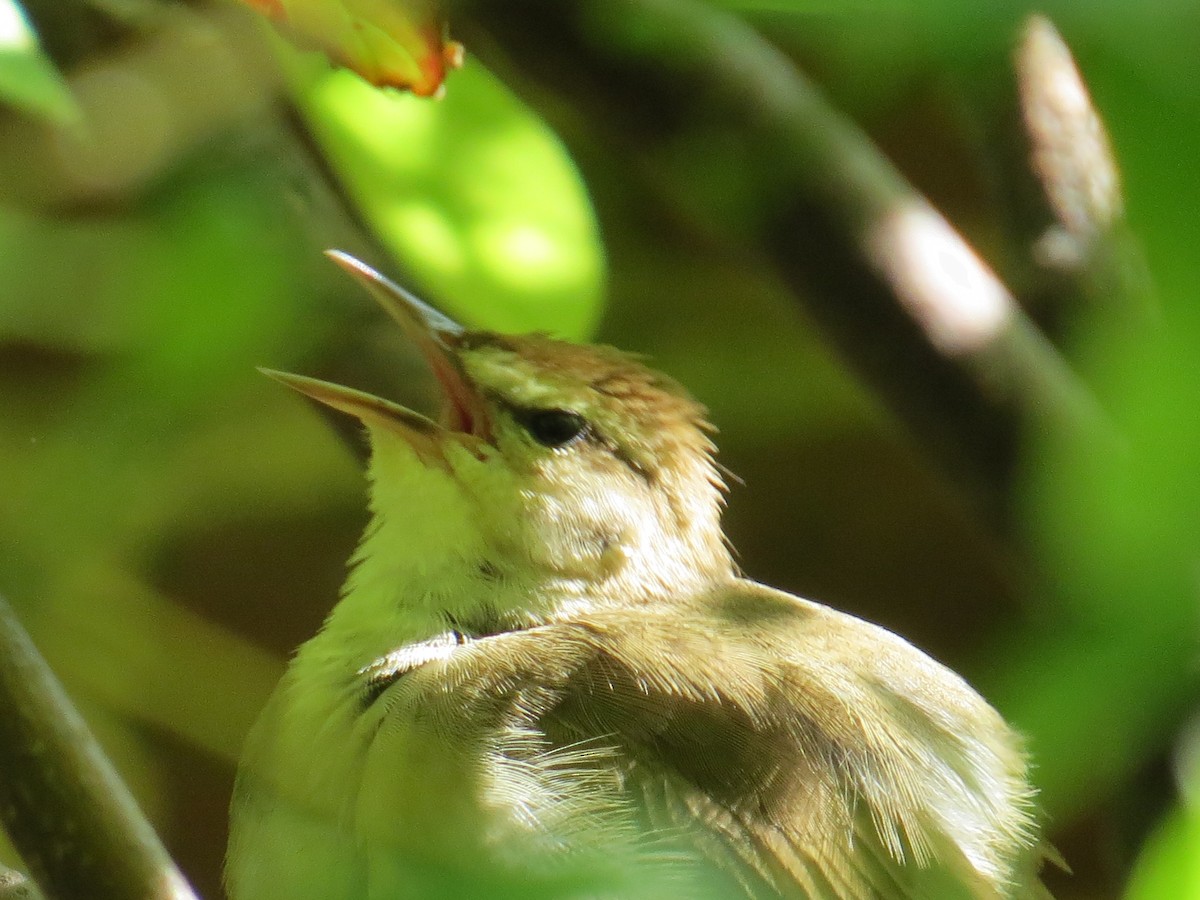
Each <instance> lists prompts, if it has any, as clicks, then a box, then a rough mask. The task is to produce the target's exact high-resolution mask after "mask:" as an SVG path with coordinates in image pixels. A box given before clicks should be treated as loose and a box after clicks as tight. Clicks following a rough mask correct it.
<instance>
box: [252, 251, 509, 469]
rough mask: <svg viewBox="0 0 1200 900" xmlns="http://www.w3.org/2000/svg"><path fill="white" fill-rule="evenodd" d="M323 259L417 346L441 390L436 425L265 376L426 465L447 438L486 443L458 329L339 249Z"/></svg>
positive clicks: (345, 392) (392, 406)
mask: <svg viewBox="0 0 1200 900" xmlns="http://www.w3.org/2000/svg"><path fill="white" fill-rule="evenodd" d="M325 255H326V256H328V257H329V258H330V259H332V260H333V261H334V262H335V263H337V264H338V265H339V266H341V267H342V268H343V269H345V270H346V271H347V272H349V273H350V274H351V275H353V276H354V277H355V278H356V279H357V280H358V281H359V282H361V283H362V284H363V285H364V286H365V287H366V288H367V290H368V292H370V294H371V296H372V297H374V298H375V300H376V301H378V303H379V305H380V306H382V307H383V308H384V310H385V311H386V312H387V314H388V315H390V316H391V317H392V318H393V319H394V320H395V321H396V322H397V323H399V325H400V327H401V328H403V329H404V331H405V333H407V334H408V336H409V337H410V338H412V340H413V341H414V342H415V343H416V345H417V346H418V347H419V348H420V350H421V353H422V355H423V356H424V357H425V359H426V361H427V362H428V363H429V366H430V368H431V369H432V370H433V374H434V377H436V378H437V381H438V384H439V385H440V386H441V389H442V412H441V416H440V421H439V422H435V421H433V420H432V419H429V418H427V417H426V416H423V415H421V414H420V413H418V412H414V411H413V410H411V409H407V408H405V407H403V406H401V405H399V404H398V403H393V402H392V401H391V400H385V399H383V398H382V397H376V396H374V395H373V394H367V393H364V392H363V391H357V390H354V389H353V388H348V387H345V386H343V385H340V384H332V383H330V382H328V381H320V380H318V379H316V378H308V377H306V376H304V375H292V374H290V373H288V372H277V371H274V370H272V369H262V370H261V371H262V372H263V374H265V375H269V376H270V377H271V378H274V379H275V380H276V381H279V382H282V383H283V384H285V385H287V386H288V387H290V388H292V389H293V390H297V391H299V392H300V393H302V394H304V395H306V396H308V397H311V398H312V399H314V400H317V401H319V402H321V403H324V404H325V405H326V406H329V407H332V408H333V409H336V410H338V411H340V412H344V413H347V414H349V415H352V416H354V417H356V418H358V419H360V420H361V421H362V422H363V423H364V424H366V425H369V426H372V427H376V428H387V429H390V430H392V431H395V432H398V433H399V434H400V435H401V436H402V437H404V439H405V440H407V441H408V442H409V443H410V444H412V446H413V449H415V450H416V451H417V453H418V455H419V456H420V457H421V458H422V459H424V460H425V461H426V462H432V461H435V460H444V454H443V449H442V448H443V445H444V443H445V441H446V440H447V439H456V440H459V441H461V442H463V443H465V444H467V445H468V446H473V445H476V444H478V443H479V441H487V440H488V439H489V437H490V423H489V422H488V417H487V413H486V410H485V408H484V406H483V403H482V402H481V400H480V398H479V396H478V394H477V393H476V391H475V390H474V388H473V387H472V386H471V384H470V382H469V381H468V380H467V379H466V377H465V376H464V375H463V372H462V368H461V366H460V364H459V362H458V357H457V355H456V353H455V345H456V343H457V341H458V339H459V338H460V337H461V336H462V334H463V328H462V326H461V325H459V324H458V323H456V322H454V321H453V320H451V319H449V318H447V317H446V316H444V315H442V314H441V313H440V312H438V311H437V310H435V309H433V308H432V307H430V306H428V305H427V304H425V303H424V302H422V301H421V300H419V299H417V298H416V297H414V296H413V295H412V294H410V293H409V292H408V291H406V290H404V288H402V287H400V286H399V285H397V284H395V283H393V282H392V281H389V280H388V279H387V278H385V277H384V276H383V275H380V274H379V273H378V272H376V271H375V270H374V269H372V268H371V267H370V266H368V265H366V264H365V263H363V262H361V261H359V260H357V259H355V258H354V257H353V256H350V255H349V254H347V253H343V252H342V251H340V250H327V251H326V252H325Z"/></svg>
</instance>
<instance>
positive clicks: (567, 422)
mask: <svg viewBox="0 0 1200 900" xmlns="http://www.w3.org/2000/svg"><path fill="white" fill-rule="evenodd" d="M520 418H521V424H522V425H524V426H525V430H526V431H528V432H529V434H530V436H531V437H532V438H533V439H534V440H535V441H537V442H538V443H539V444H541V445H542V446H543V447H565V446H566V445H567V444H570V443H571V442H572V441H576V440H578V439H579V438H581V437H583V436H584V435H585V434H587V431H588V423H587V419H585V418H584V417H583V416H581V415H579V414H578V413H573V412H571V411H570V410H569V409H535V410H531V411H529V412H528V413H526V414H525V415H523V416H521V417H520Z"/></svg>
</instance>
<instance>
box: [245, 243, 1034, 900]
mask: <svg viewBox="0 0 1200 900" xmlns="http://www.w3.org/2000/svg"><path fill="white" fill-rule="evenodd" d="M330 255H331V256H332V257H333V259H334V260H335V261H336V262H338V263H339V264H341V265H342V266H343V267H344V268H345V269H347V270H349V271H350V272H351V273H352V274H353V275H355V276H357V278H358V279H359V280H360V281H362V282H363V283H364V284H365V285H366V286H367V287H368V288H369V289H370V291H371V292H372V294H373V295H374V296H375V297H376V299H378V300H379V301H380V302H381V303H382V304H383V306H384V307H385V308H386V309H387V311H388V312H389V313H390V314H391V315H392V317H394V318H395V319H396V320H397V321H398V322H399V323H400V325H401V326H403V327H404V329H405V330H406V331H407V332H408V334H409V335H410V336H411V338H412V339H413V340H414V341H415V342H416V343H417V344H418V345H419V346H420V348H421V350H422V351H423V352H424V355H425V356H426V358H427V359H428V361H429V364H430V365H431V367H432V369H433V372H434V374H435V375H436V377H437V379H438V381H439V383H440V385H441V388H442V392H443V396H444V400H443V407H442V411H441V415H440V419H439V421H437V422H434V421H432V420H431V419H428V418H426V417H424V416H422V415H419V414H418V413H415V412H413V411H411V410H408V409H405V408H403V407H401V406H398V405H396V404H394V403H392V402H390V401H388V400H384V399H381V398H379V397H375V396H371V395H368V394H364V393H361V392H359V391H355V390H351V389H350V388H346V387H341V386H339V385H334V384H329V383H326V382H321V381H316V380H313V379H310V378H304V377H301V376H298V375H287V374H282V373H269V374H272V375H273V377H275V378H277V379H279V380H280V381H282V382H283V383H285V384H287V385H289V386H290V387H293V388H295V389H296V390H298V391H300V392H301V393H304V394H307V395H308V396H309V397H312V398H315V399H316V400H319V401H321V402H322V403H324V404H327V405H329V406H331V407H333V408H335V409H338V410H341V411H343V412H346V413H349V414H350V415H352V416H356V417H357V418H358V419H360V420H361V421H362V423H363V424H364V425H365V426H366V429H367V432H368V434H369V436H370V441H371V447H372V458H371V464H370V472H369V475H370V486H371V488H370V496H371V513H372V518H371V523H370V525H369V527H368V528H367V530H366V533H365V535H364V536H363V539H362V542H361V544H360V546H359V548H358V550H357V552H356V553H355V554H354V557H353V560H352V571H351V573H350V576H349V579H348V581H347V583H346V586H345V589H344V592H343V596H342V598H341V600H340V601H339V602H338V604H337V605H336V606H335V607H334V609H333V611H332V612H331V613H330V615H329V617H328V619H327V621H326V622H325V625H324V627H323V628H322V630H321V632H320V633H319V634H318V635H317V636H316V637H314V638H312V639H311V640H310V641H308V642H307V643H306V644H304V645H303V646H302V647H301V648H300V649H299V651H298V652H297V653H296V656H295V658H294V659H293V661H292V663H291V665H290V667H289V668H288V671H287V674H286V675H285V676H284V678H283V680H282V682H281V684H280V685H279V687H278V689H277V690H276V692H275V695H274V697H273V698H272V700H271V701H270V704H269V705H268V707H267V709H266V711H265V712H264V713H263V715H262V717H261V719H260V720H259V722H258V724H257V725H256V726H255V728H254V730H253V732H252V734H251V736H250V739H249V742H248V746H247V749H246V753H245V757H244V760H243V763H242V767H241V770H240V773H239V777H238V783H237V788H236V792H235V798H234V804H233V813H232V833H231V838H230V846H229V858H228V865H227V873H226V878H227V884H228V888H229V892H230V895H231V897H232V898H233V900H368V898H370V900H397V898H476V897H477V898H490V897H545V898H550V897H555V898H558V897H562V898H568V897H569V898H599V897H611V898H625V897H643V898H669V897H678V898H704V897H711V898H725V897H743V898H744V897H747V896H749V897H754V898H765V897H777V896H782V897H809V898H846V900H850V898H854V900H857V898H900V897H913V898H936V897H943V896H945V897H955V896H959V897H971V898H1000V897H1006V898H1007V897H1038V896H1046V895H1045V892H1044V888H1042V886H1041V884H1040V882H1039V881H1038V876H1037V870H1038V868H1039V866H1040V863H1041V860H1042V858H1043V857H1044V856H1045V854H1046V851H1045V849H1044V848H1043V846H1042V845H1041V844H1040V842H1039V840H1038V837H1037V834H1036V830H1035V826H1034V822H1033V819H1032V815H1031V810H1030V807H1031V789H1030V786H1029V782H1028V775H1027V768H1026V761H1025V758H1024V755H1023V753H1022V750H1021V746H1020V741H1019V740H1018V738H1017V737H1016V735H1015V734H1014V733H1013V731H1012V730H1011V729H1010V728H1009V727H1008V726H1007V725H1006V724H1005V723H1004V721H1003V720H1002V719H1001V717H1000V716H999V715H998V714H997V713H996V712H995V711H994V710H993V709H992V708H991V707H990V706H989V705H988V704H987V703H986V702H985V701H984V700H983V699H982V698H981V697H980V696H979V695H978V694H976V693H975V692H974V691H973V690H972V689H971V688H970V687H969V686H968V685H967V684H966V683H965V682H964V681H963V680H962V679H961V678H959V677H958V676H957V675H955V674H954V673H953V672H951V671H949V670H948V669H946V668H945V667H943V666H941V665H939V664H938V663H936V662H934V661H933V660H932V659H930V658H929V657H928V656H925V655H924V654H923V653H921V652H920V651H918V650H916V649H915V648H913V647H912V646H911V645H910V644H908V643H906V642H905V641H903V640H901V639H900V638H898V637H896V636H895V635H894V634H891V633H890V632H888V631H885V630H884V629H882V628H879V627H877V626H875V625H871V624H868V623H867V622H864V621H862V620H860V619H857V618H854V617H852V616H849V615H846V614H844V613H840V612H837V611H835V610H832V609H829V608H828V607H825V606H822V605H820V604H817V603H813V602H811V601H808V600H803V599H801V598H799V597H794V596H791V595H790V594H786V593H782V592H780V591H776V590H772V589H770V588H767V587H764V586H762V585H760V584H757V583H755V582H753V581H750V580H748V579H746V578H744V577H742V576H741V575H740V574H739V572H738V570H737V568H736V566H735V565H734V563H733V561H732V559H731V557H730V551H729V547H728V545H727V543H726V541H725V538H724V536H723V534H722V532H721V522H720V513H721V505H722V489H723V486H722V482H721V477H720V474H719V472H718V470H717V468H716V467H715V465H714V461H713V453H714V446H713V444H712V441H711V438H710V429H709V427H708V425H707V424H706V423H705V420H704V415H705V413H704V410H703V408H702V407H700V406H699V405H698V404H697V403H695V402H694V401H693V400H692V399H690V398H689V397H688V395H687V394H686V393H685V392H684V391H683V389H682V388H680V387H679V386H678V385H677V384H675V383H674V382H672V381H670V380H669V379H668V378H666V377H664V376H663V375H660V374H659V373H657V372H654V371H652V370H650V369H648V368H646V367H645V366H643V365H641V364H640V363H638V362H635V361H634V360H632V359H631V358H630V357H628V356H626V355H624V354H622V353H620V352H618V351H616V350H613V349H611V348H607V347H591V346H581V345H577V344H572V343H567V342H564V341H558V340H552V339H550V338H547V337H543V336H539V335H526V336H509V335H500V334H493V333H490V332H481V331H467V330H464V329H462V328H460V327H459V326H457V325H456V324H454V323H453V322H451V321H450V320H449V319H447V318H446V317H444V316H442V315H440V314H438V313H436V312H434V311H433V310H430V309H429V308H428V307H426V306H424V304H422V303H420V301H418V300H416V299H415V298H413V297H411V296H409V295H408V294H407V293H406V292H405V291H403V290H402V289H400V288H399V287H397V286H395V285H393V284H392V283H390V282H389V281H387V280H386V279H384V278H383V277H382V276H380V275H379V274H378V273H376V272H374V271H373V270H371V269H370V268H368V267H367V266H365V265H363V264H362V263H360V262H358V261H357V260H354V259H353V258H351V257H349V256H346V255H344V254H340V253H331V254H330Z"/></svg>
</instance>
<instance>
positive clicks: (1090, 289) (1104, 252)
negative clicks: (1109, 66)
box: [1014, 14, 1149, 322]
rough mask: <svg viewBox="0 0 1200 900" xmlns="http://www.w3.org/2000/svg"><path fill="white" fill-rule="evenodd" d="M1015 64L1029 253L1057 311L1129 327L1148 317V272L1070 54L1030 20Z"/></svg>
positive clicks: (1053, 32)
mask: <svg viewBox="0 0 1200 900" xmlns="http://www.w3.org/2000/svg"><path fill="white" fill-rule="evenodd" d="M1014 65H1015V68H1016V73H1017V84H1018V88H1019V93H1020V108H1021V118H1022V121H1023V123H1024V126H1025V138H1026V148H1025V149H1026V151H1027V153H1028V166H1029V169H1030V170H1031V172H1032V174H1033V176H1034V177H1035V178H1036V180H1037V182H1038V186H1039V188H1040V193H1041V199H1042V201H1043V204H1044V209H1043V210H1042V211H1041V212H1042V213H1043V215H1044V216H1045V219H1044V220H1043V221H1041V222H1039V223H1038V226H1039V227H1041V228H1042V229H1043V230H1042V233H1041V234H1039V235H1037V237H1036V240H1035V241H1034V242H1033V244H1032V246H1031V247H1030V255H1031V256H1032V258H1033V261H1034V262H1035V263H1036V264H1037V265H1038V266H1039V267H1040V268H1041V269H1042V270H1043V271H1044V272H1046V273H1048V274H1050V275H1051V276H1053V279H1052V280H1053V282H1054V286H1055V287H1056V288H1057V290H1055V291H1054V293H1055V294H1057V295H1059V296H1058V297H1057V298H1056V299H1059V300H1060V305H1062V304H1066V305H1078V304H1079V303H1080V302H1081V301H1087V302H1088V304H1089V306H1090V308H1091V310H1092V311H1099V312H1104V313H1108V314H1110V315H1115V316H1119V317H1121V318H1122V319H1123V320H1124V321H1126V322H1133V321H1136V320H1137V318H1139V317H1141V316H1143V315H1144V314H1145V313H1146V311H1147V306H1148V299H1147V296H1146V295H1147V285H1148V284H1149V275H1148V273H1147V271H1146V265H1145V262H1144V261H1143V260H1142V258H1141V255H1140V253H1139V251H1138V249H1137V247H1136V245H1135V243H1134V242H1133V240H1132V239H1131V236H1130V234H1129V232H1128V228H1127V226H1126V223H1125V213H1124V198H1123V197H1122V191H1121V176H1120V173H1119V172H1118V170H1117V163H1116V159H1115V157H1114V155H1113V151H1112V146H1111V143H1110V141H1109V138H1108V132H1107V130H1106V129H1105V127H1104V122H1103V120H1102V119H1101V117H1100V114H1099V112H1097V110H1096V107H1095V105H1094V104H1093V103H1092V98H1091V95H1090V94H1089V93H1088V89H1087V85H1086V84H1085V82H1084V79H1083V76H1082V75H1081V74H1080V72H1079V69H1078V67H1077V66H1076V65H1075V60H1074V58H1073V57H1072V55H1071V50H1070V48H1069V47H1068V46H1067V44H1066V42H1065V41H1064V40H1063V38H1062V35H1060V34H1059V33H1058V30H1057V29H1056V28H1055V27H1054V25H1053V24H1052V23H1051V22H1050V20H1049V19H1047V18H1045V17H1044V16H1041V15H1037V14H1034V15H1031V16H1029V17H1028V19H1026V22H1025V27H1024V30H1023V32H1022V34H1021V39H1020V41H1019V42H1018V44H1017V48H1016V52H1015V55H1014ZM1046 220H1049V221H1048V222H1047V221H1046ZM1072 301H1074V304H1072Z"/></svg>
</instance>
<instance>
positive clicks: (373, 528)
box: [310, 429, 529, 667]
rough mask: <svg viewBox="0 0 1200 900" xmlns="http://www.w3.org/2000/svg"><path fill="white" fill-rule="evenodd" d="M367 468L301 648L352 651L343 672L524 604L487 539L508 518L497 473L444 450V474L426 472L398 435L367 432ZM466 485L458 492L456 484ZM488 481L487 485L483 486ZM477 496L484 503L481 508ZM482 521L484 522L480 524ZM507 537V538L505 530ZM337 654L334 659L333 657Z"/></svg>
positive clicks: (507, 491)
mask: <svg viewBox="0 0 1200 900" xmlns="http://www.w3.org/2000/svg"><path fill="white" fill-rule="evenodd" d="M371 445H372V455H371V463H370V467H369V469H368V477H369V480H370V510H371V520H370V522H369V524H368V525H367V528H366V529H365V530H364V532H363V537H362V540H361V541H360V542H359V545H358V549H357V550H356V551H355V553H354V555H353V556H352V557H351V561H350V572H349V575H348V576H347V579H346V583H345V586H344V587H343V591H342V598H341V600H339V601H338V603H337V605H336V606H335V607H334V609H333V610H332V612H331V613H330V615H329V618H328V619H327V620H326V623H325V626H324V628H323V629H322V631H321V634H320V635H318V636H317V638H314V640H313V642H310V643H323V642H325V641H328V642H330V643H337V644H340V645H341V646H342V647H343V648H346V649H348V650H350V649H352V652H351V654H350V658H347V659H346V663H347V664H348V665H350V666H352V667H353V666H366V665H368V664H370V663H371V662H373V661H374V660H375V659H376V658H377V657H378V656H380V655H382V654H385V653H388V652H390V651H391V650H393V649H395V648H396V647H398V646H401V645H403V644H406V643H410V642H415V641H423V640H426V639H429V638H431V637H434V636H436V635H439V634H443V633H446V632H448V631H452V630H454V629H455V627H456V624H457V623H465V624H464V625H463V626H462V627H463V628H464V629H467V630H469V627H468V626H469V624H470V623H473V622H477V621H479V620H480V619H481V618H483V617H485V616H488V615H492V614H493V613H498V612H510V611H514V608H517V607H520V606H521V605H522V604H525V603H528V602H529V601H528V598H527V597H525V596H522V595H523V594H524V593H525V592H522V591H521V590H520V586H519V585H518V584H517V583H516V581H515V580H513V579H508V578H501V577H499V576H500V575H501V573H502V572H503V571H504V569H505V568H506V565H505V564H506V560H505V559H504V558H503V557H504V555H505V554H504V551H503V548H498V547H497V546H496V541H495V535H497V534H504V533H505V530H506V528H505V525H506V523H505V522H503V521H496V520H497V519H501V520H502V519H505V518H511V517H512V516H513V515H514V514H515V512H514V510H513V508H512V503H505V502H503V501H504V497H505V496H506V495H508V496H511V495H512V486H511V484H504V483H503V481H504V480H505V477H506V475H505V471H504V469H503V467H502V466H498V465H495V464H492V465H487V464H486V463H485V462H483V461H480V460H476V459H474V458H473V457H471V456H470V453H469V452H468V451H467V450H466V449H465V448H463V447H461V446H459V445H457V444H453V445H449V446H448V447H447V451H446V452H447V453H448V454H449V455H451V456H452V457H454V460H453V461H454V466H453V469H454V474H451V472H450V471H449V470H448V469H447V468H442V467H439V466H431V465H426V463H425V462H424V461H422V460H421V459H419V458H418V457H417V454H416V453H415V452H414V451H413V449H412V447H411V446H410V445H409V444H408V443H407V442H406V441H405V440H404V439H403V438H402V437H401V436H399V435H395V434H392V433H390V432H386V431H382V430H375V429H372V432H371ZM464 480H466V481H467V482H468V483H467V484H465V485H464V484H463V481H464ZM489 482H492V483H489ZM479 492H483V493H484V494H486V495H490V496H489V497H488V499H489V500H490V501H491V502H489V503H485V504H481V503H480V502H479V500H478V497H477V496H474V495H476V494H478V493H479ZM485 515H486V516H489V517H491V519H492V520H491V521H489V520H486V519H484V518H482V517H483V516H485ZM507 530H509V531H511V525H508V528H507ZM343 652H344V651H343Z"/></svg>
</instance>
